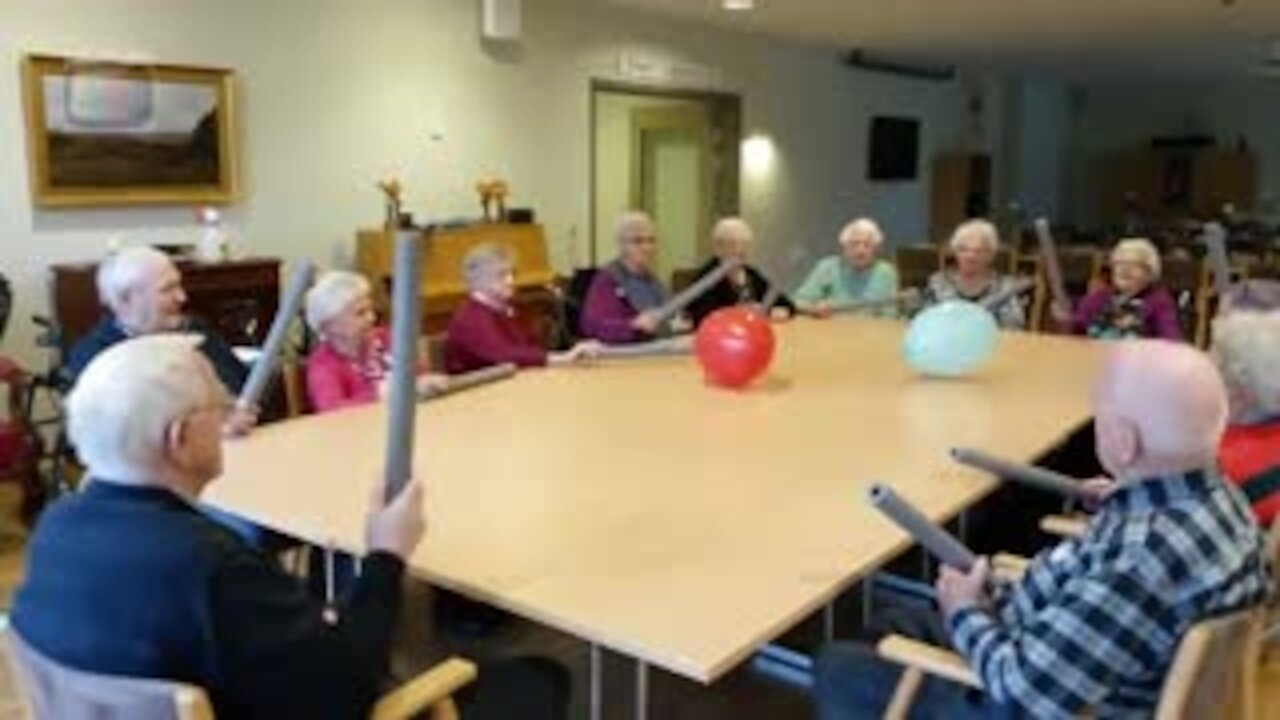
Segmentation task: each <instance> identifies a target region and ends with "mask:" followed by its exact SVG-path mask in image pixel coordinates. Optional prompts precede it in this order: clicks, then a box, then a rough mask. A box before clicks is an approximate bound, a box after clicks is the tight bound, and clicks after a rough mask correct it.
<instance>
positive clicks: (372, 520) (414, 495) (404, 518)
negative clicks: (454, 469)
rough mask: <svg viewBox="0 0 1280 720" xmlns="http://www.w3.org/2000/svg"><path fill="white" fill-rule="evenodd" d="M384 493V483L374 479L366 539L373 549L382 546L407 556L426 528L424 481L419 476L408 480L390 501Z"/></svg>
mask: <svg viewBox="0 0 1280 720" xmlns="http://www.w3.org/2000/svg"><path fill="white" fill-rule="evenodd" d="M383 494H384V490H383V486H382V483H381V482H378V483H375V484H374V494H373V496H372V498H371V503H370V509H369V517H368V520H367V521H366V523H365V543H366V545H367V546H368V548H369V550H370V551H371V552H372V551H375V550H382V551H384V552H389V553H391V554H392V555H395V556H397V557H399V558H400V559H402V560H404V559H407V558H408V557H409V556H410V555H412V554H413V551H414V549H415V548H417V547H418V543H419V542H421V541H422V536H423V535H424V534H426V530H427V517H426V513H425V511H424V509H423V503H422V483H420V482H418V481H417V480H413V481H411V482H409V484H408V485H405V486H404V489H403V490H401V491H400V494H399V495H397V496H396V497H395V498H394V499H393V500H392V501H391V502H389V503H388V502H386V501H385V500H384V499H383Z"/></svg>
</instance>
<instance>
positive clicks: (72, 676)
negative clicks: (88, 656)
mask: <svg viewBox="0 0 1280 720" xmlns="http://www.w3.org/2000/svg"><path fill="white" fill-rule="evenodd" d="M4 635H5V636H6V637H5V638H4V640H5V643H4V644H5V646H6V647H5V649H6V653H5V654H6V655H7V658H8V660H9V666H10V669H11V670H12V674H13V677H14V679H15V680H16V681H17V686H18V693H19V695H20V696H21V697H20V700H21V701H22V703H23V706H24V707H25V708H26V709H27V715H28V717H31V718H33V719H34V720H214V714H213V706H212V704H211V703H210V702H209V697H208V696H207V695H206V694H205V692H204V690H202V689H200V688H198V687H195V686H193V685H185V684H182V683H176V682H166V681H161V680H149V679H138V678H125V677H111V676H107V675H98V674H95V673H86V672H81V671H79V670H73V669H71V668H68V667H65V666H63V665H60V664H59V663H56V662H54V661H52V660H50V659H49V658H47V657H45V656H44V655H42V654H40V653H39V652H38V651H36V650H35V649H34V648H32V647H31V646H30V645H28V644H27V643H26V642H25V641H24V640H23V639H22V638H21V637H20V636H19V635H18V633H17V632H15V631H13V630H12V629H10V630H8V631H7V632H4ZM475 678H476V668H475V666H474V665H472V664H471V663H469V662H466V661H465V660H459V659H451V660H447V661H445V662H443V663H441V664H440V665H437V666H436V667H434V668H432V669H431V670H428V671H427V672H425V673H423V674H422V675H419V676H418V677H417V678H414V679H413V680H411V681H409V682H408V683H406V684H404V685H402V686H401V687H400V688H398V689H396V690H394V691H392V692H391V693H389V694H387V695H385V696H383V697H382V699H380V700H379V701H378V703H377V704H376V705H375V706H374V708H373V711H372V712H371V713H370V715H369V717H370V720H409V718H413V717H417V716H419V715H420V714H421V713H424V712H428V711H429V712H430V713H431V714H430V716H429V717H430V718H431V720H458V709H457V706H456V705H455V704H454V702H453V695H454V694H455V693H457V692H458V691H459V690H460V689H462V688H463V687H466V686H467V685H468V684H470V683H471V682H472V681H474V680H475Z"/></svg>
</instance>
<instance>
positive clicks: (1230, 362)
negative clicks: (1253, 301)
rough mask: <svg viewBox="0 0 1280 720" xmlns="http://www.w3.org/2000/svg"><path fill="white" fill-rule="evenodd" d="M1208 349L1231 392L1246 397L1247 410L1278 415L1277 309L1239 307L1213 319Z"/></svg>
mask: <svg viewBox="0 0 1280 720" xmlns="http://www.w3.org/2000/svg"><path fill="white" fill-rule="evenodd" d="M1210 353H1211V354H1212V355H1213V360H1214V362H1216V363H1217V364H1218V370H1219V371H1220V372H1221V373H1222V379H1223V381H1225V382H1226V384H1227V387H1228V388H1230V390H1231V394H1232V395H1233V396H1234V395H1238V394H1243V395H1245V396H1247V397H1248V398H1249V403H1250V405H1251V407H1249V408H1248V410H1249V411H1250V412H1252V413H1254V414H1256V415H1260V416H1263V417H1274V416H1276V415H1280V372H1277V368H1280V311H1270V312H1250V311H1238V312H1230V313H1227V314H1225V315H1223V316H1221V317H1219V318H1217V319H1215V320H1214V321H1213V346H1212V347H1211V348H1210ZM1233 410H1234V408H1233Z"/></svg>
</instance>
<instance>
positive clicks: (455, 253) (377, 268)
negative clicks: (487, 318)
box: [356, 223, 557, 339]
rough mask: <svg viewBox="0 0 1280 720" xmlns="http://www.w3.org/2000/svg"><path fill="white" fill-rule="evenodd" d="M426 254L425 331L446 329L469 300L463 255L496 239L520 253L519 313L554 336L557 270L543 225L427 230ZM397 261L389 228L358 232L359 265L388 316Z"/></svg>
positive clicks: (530, 324)
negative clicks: (462, 303)
mask: <svg viewBox="0 0 1280 720" xmlns="http://www.w3.org/2000/svg"><path fill="white" fill-rule="evenodd" d="M423 242H424V243H425V245H424V248H423V253H422V289H421V294H422V331H423V332H424V333H427V334H435V333H439V332H442V331H443V330H444V328H445V326H446V325H448V323H449V317H450V316H451V315H452V314H453V311H454V310H455V309H456V308H457V307H458V305H459V304H460V303H461V302H462V301H463V300H465V299H466V296H467V283H466V280H465V278H463V274H462V260H463V258H465V257H466V255H467V253H468V252H470V251H471V249H472V248H474V247H476V246H477V245H480V244H483V243H495V244H497V245H502V246H505V247H506V248H508V249H509V250H510V251H511V252H512V254H513V256H514V257H515V275H516V297H515V300H514V302H513V305H514V307H515V310H516V313H517V316H518V317H519V318H520V319H521V321H522V322H524V323H525V324H526V325H527V326H528V327H529V329H530V330H531V331H532V332H533V333H534V335H535V337H539V338H544V339H545V338H548V337H549V335H550V334H551V330H552V327H553V322H554V318H555V308H556V303H557V296H556V294H555V291H554V290H553V289H552V286H553V284H554V283H555V280H556V275H555V271H553V270H552V269H551V263H550V261H549V259H548V257H547V240H546V236H545V235H544V233H543V230H542V226H541V225H532V224H530V225H517V224H507V223H477V224H474V225H467V226H463V227H457V228H441V229H437V230H435V231H434V232H432V233H431V235H430V237H429V238H428V236H427V235H426V234H425V233H424V234H423ZM394 265H395V238H394V237H393V236H392V235H389V234H388V233H387V232H386V231H384V230H361V231H360V232H359V233H357V236H356V269H357V271H358V272H360V273H361V274H362V275H364V276H365V277H367V278H368V279H369V282H370V284H371V285H373V287H374V296H375V297H374V300H375V305H376V307H377V308H378V311H379V313H380V314H382V315H383V316H384V317H386V316H388V315H389V311H390V287H391V277H392V275H393V271H394Z"/></svg>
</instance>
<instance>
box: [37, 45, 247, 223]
mask: <svg viewBox="0 0 1280 720" xmlns="http://www.w3.org/2000/svg"><path fill="white" fill-rule="evenodd" d="M23 94H24V103H25V110H26V119H27V144H28V162H29V164H30V168H31V189H32V195H33V199H34V201H35V203H36V205H38V206H41V207H73V206H104V205H159V204H186V205H207V204H214V205H218V204H227V203H231V202H234V201H235V200H236V199H237V194H238V186H237V167H236V165H237V163H236V158H237V146H236V127H235V125H236V123H235V117H236V115H235V105H234V100H235V97H234V74H233V73H232V72H231V71H230V70H225V69H218V68H200V67H187V66H180V65H137V64H127V63H111V62H102V61H99V60H78V59H75V58H68V57H58V56H51V55H28V56H27V57H26V58H24V60H23Z"/></svg>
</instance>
